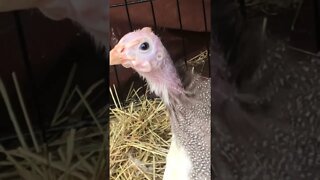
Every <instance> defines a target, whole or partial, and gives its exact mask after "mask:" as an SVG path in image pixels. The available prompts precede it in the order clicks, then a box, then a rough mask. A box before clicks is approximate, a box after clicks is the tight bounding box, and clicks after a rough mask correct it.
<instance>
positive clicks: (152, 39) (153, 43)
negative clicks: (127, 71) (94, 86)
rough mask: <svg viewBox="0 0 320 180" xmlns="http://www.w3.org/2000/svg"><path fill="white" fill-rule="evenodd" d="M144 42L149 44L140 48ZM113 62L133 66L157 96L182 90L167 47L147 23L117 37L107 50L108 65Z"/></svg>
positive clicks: (164, 95)
mask: <svg viewBox="0 0 320 180" xmlns="http://www.w3.org/2000/svg"><path fill="white" fill-rule="evenodd" d="M145 42H147V43H148V44H149V48H148V49H147V50H141V49H140V48H139V47H140V45H141V44H143V43H145ZM117 64H121V65H123V66H124V67H126V68H133V69H134V70H136V71H137V72H138V73H139V74H140V75H141V76H142V77H143V78H145V79H146V80H147V82H148V84H149V86H150V89H151V91H154V92H155V93H156V94H157V95H158V96H160V97H163V98H167V97H168V96H169V94H172V93H182V92H183V88H182V85H181V81H180V79H179V78H178V75H177V72H176V69H175V67H174V65H173V62H172V60H171V58H170V56H169V54H168V52H167V50H166V49H165V47H164V46H163V45H162V43H161V41H160V39H159V38H158V37H157V36H156V35H155V34H154V33H153V32H152V30H151V28H149V27H145V28H143V29H141V30H136V31H134V32H130V33H128V34H126V35H125V36H123V37H122V38H121V39H120V41H119V43H118V44H117V45H116V46H115V47H114V48H113V49H112V50H111V51H110V65H117ZM167 100H168V99H167Z"/></svg>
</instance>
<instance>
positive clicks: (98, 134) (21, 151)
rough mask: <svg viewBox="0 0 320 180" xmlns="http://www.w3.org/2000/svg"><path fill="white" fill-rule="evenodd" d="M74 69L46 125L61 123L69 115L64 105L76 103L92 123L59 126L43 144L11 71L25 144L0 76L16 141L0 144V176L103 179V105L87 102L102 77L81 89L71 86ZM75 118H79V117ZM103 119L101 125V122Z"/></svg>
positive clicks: (74, 106) (0, 89)
mask: <svg viewBox="0 0 320 180" xmlns="http://www.w3.org/2000/svg"><path fill="white" fill-rule="evenodd" d="M75 71H76V65H74V66H73V68H72V70H71V72H70V74H69V78H68V80H67V83H66V86H65V89H64V92H63V93H62V96H61V99H60V102H59V105H58V107H57V109H56V113H55V114H54V117H52V121H51V127H50V128H57V127H59V128H61V125H63V124H64V123H67V122H68V121H69V120H70V119H71V117H70V116H69V115H70V114H69V113H66V110H67V109H68V108H69V109H70V108H71V109H72V110H71V111H76V110H77V109H78V108H80V107H82V108H86V110H87V112H88V114H89V115H90V117H91V118H90V119H91V121H92V122H94V123H92V124H93V125H86V126H82V127H80V128H77V129H76V128H75V127H70V128H69V127H67V128H63V129H62V130H61V132H59V133H56V134H55V135H54V137H48V138H51V139H54V140H53V141H49V142H48V143H47V144H44V143H41V141H40V140H39V139H41V138H39V136H37V134H36V132H35V131H34V129H33V126H32V122H31V121H30V118H29V115H28V112H27V110H26V109H27V108H26V105H25V103H24V98H23V95H22V93H21V92H20V87H19V83H18V80H17V78H16V76H15V73H13V74H12V76H13V81H14V83H15V87H16V91H17V94H18V97H19V101H20V105H21V108H22V111H23V114H24V119H25V121H26V124H27V125H28V131H29V134H30V136H31V139H32V141H31V142H32V143H29V144H28V143H27V139H26V138H25V137H26V136H24V135H23V134H22V131H21V129H20V125H19V123H18V120H17V118H16V115H15V113H14V110H13V108H12V105H11V102H10V99H9V96H8V94H7V90H6V87H5V85H4V84H3V82H2V80H1V79H0V92H1V95H2V97H3V99H4V101H5V105H6V107H7V110H8V112H9V115H10V119H11V121H12V123H13V126H14V128H15V131H16V134H17V137H18V140H19V143H20V144H19V145H17V146H18V147H17V148H14V149H5V147H3V146H2V145H0V155H5V157H6V158H4V159H1V160H0V171H2V172H1V174H0V179H8V180H9V179H10V180H11V179H28V180H29V179H30V180H47V179H48V180H49V179H50V180H56V179H57V180H60V179H61V180H62V179H68V180H78V179H80V180H89V179H92V180H97V179H105V175H104V174H105V167H106V166H105V159H106V158H107V157H106V153H105V152H106V128H107V126H106V115H107V114H106V113H107V112H106V107H104V108H101V109H98V110H94V109H93V108H92V107H91V106H90V104H89V103H88V98H89V97H90V94H91V92H93V91H94V90H95V89H96V88H97V87H99V85H103V84H104V83H103V81H104V80H100V81H98V82H97V83H95V84H94V85H92V86H91V87H90V88H89V89H88V90H87V92H85V93H82V92H81V91H80V89H79V88H78V87H74V88H71V87H72V86H71V82H72V80H73V77H74V74H75ZM72 101H75V103H72ZM99 119H102V120H99ZM77 120H79V121H81V118H80V119H77ZM103 121H104V122H105V125H103ZM20 122H21V121H20ZM59 125H60V126H59ZM48 136H49V135H48Z"/></svg>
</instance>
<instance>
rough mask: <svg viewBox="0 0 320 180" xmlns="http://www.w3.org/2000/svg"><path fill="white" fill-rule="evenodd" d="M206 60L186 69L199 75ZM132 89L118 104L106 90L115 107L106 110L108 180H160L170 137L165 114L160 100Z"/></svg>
mask: <svg viewBox="0 0 320 180" xmlns="http://www.w3.org/2000/svg"><path fill="white" fill-rule="evenodd" d="M207 60H208V51H202V52H200V53H199V54H198V55H196V56H195V57H193V58H191V59H189V60H188V61H187V63H188V67H193V70H194V71H196V72H198V73H201V72H202V71H203V70H204V68H205V63H206V61H207ZM132 87H133V84H132V86H131V88H130V89H129V93H128V95H127V97H126V99H125V102H121V103H120V100H119V97H118V94H117V91H116V89H115V87H114V86H113V87H112V88H110V94H111V97H112V99H113V102H114V106H115V107H114V108H110V141H109V142H110V166H109V168H110V179H111V180H122V179H132V180H135V179H139V180H143V179H147V180H155V179H162V176H163V173H164V168H165V161H166V154H167V153H168V150H169V146H170V142H171V135H172V134H171V129H170V123H169V120H168V112H167V110H166V107H165V105H164V104H163V102H162V101H161V100H160V99H148V98H147V94H148V93H149V92H148V89H147V91H146V92H144V93H141V91H142V90H141V89H143V88H140V89H138V90H134V89H132ZM141 94H142V95H141ZM123 104H127V105H126V106H123Z"/></svg>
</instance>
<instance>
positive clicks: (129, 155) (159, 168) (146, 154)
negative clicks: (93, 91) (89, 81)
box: [109, 89, 171, 179]
mask: <svg viewBox="0 0 320 180" xmlns="http://www.w3.org/2000/svg"><path fill="white" fill-rule="evenodd" d="M138 91H139V90H130V92H129V94H128V97H131V98H127V99H126V102H129V105H128V106H126V107H122V106H121V103H120V102H119V101H118V98H117V93H116V91H115V89H114V90H111V89H110V93H111V95H112V97H113V99H114V103H115V105H116V107H115V108H112V109H111V111H110V141H109V142H110V179H162V175H163V172H164V165H165V157H166V154H167V151H168V149H169V145H170V137H171V134H170V125H169V121H168V114H167V112H166V108H165V106H164V104H163V103H162V102H161V101H160V100H159V99H153V100H150V99H147V97H146V95H142V96H139V95H138V93H139V92H138ZM133 98H135V99H137V101H132V100H133Z"/></svg>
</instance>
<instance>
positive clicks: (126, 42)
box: [110, 28, 211, 180]
mask: <svg viewBox="0 0 320 180" xmlns="http://www.w3.org/2000/svg"><path fill="white" fill-rule="evenodd" d="M114 64H122V65H123V66H125V67H127V68H129V67H131V68H133V69H134V70H136V71H137V72H138V73H139V75H140V76H141V77H143V78H144V79H145V80H146V81H147V83H148V85H149V87H150V90H151V91H152V92H154V93H155V94H156V95H158V96H159V97H160V98H161V99H162V100H163V102H164V104H165V105H166V106H167V109H168V111H169V114H170V118H169V120H170V124H171V129H172V134H173V135H172V144H171V146H170V149H169V152H168V155H167V162H166V169H165V173H164V179H165V180H178V179H181V180H209V179H211V178H210V177H211V176H210V165H211V164H210V157H211V156H210V142H211V139H210V136H211V134H210V130H211V129H210V120H211V119H210V114H211V113H210V110H211V98H210V97H211V96H210V93H211V91H210V79H207V78H204V77H201V76H198V75H194V74H188V73H185V74H184V75H182V76H181V75H180V76H179V74H178V72H177V70H176V68H175V66H174V64H173V61H172V59H171V57H170V55H169V54H168V52H167V50H166V49H165V47H164V46H163V45H162V43H161V41H160V39H159V38H158V37H157V36H156V35H155V34H154V33H153V32H152V31H151V29H150V28H143V29H141V30H136V31H134V32H131V33H128V34H126V35H125V36H124V37H122V38H121V39H120V41H119V43H118V44H117V45H116V46H115V47H114V48H113V49H112V50H111V51H110V65H114Z"/></svg>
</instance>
